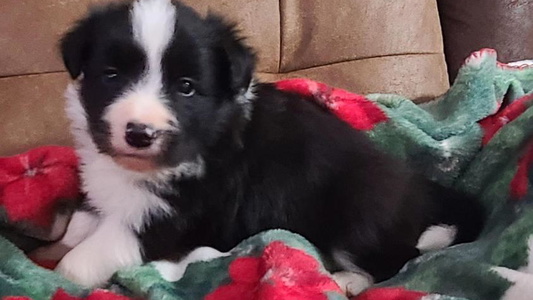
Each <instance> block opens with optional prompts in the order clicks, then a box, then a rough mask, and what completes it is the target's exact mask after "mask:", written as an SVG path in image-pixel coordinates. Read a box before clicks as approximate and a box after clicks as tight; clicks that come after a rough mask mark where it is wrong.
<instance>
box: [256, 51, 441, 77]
mask: <svg viewBox="0 0 533 300" xmlns="http://www.w3.org/2000/svg"><path fill="white" fill-rule="evenodd" d="M436 54H438V55H443V56H444V53H442V52H413V53H396V54H384V55H375V56H364V57H358V58H350V59H345V60H339V61H335V62H331V63H327V64H321V65H316V66H309V67H305V68H301V69H293V70H287V71H285V72H278V73H271V72H262V73H265V74H289V73H294V72H298V71H306V70H310V69H315V68H320V67H327V66H331V65H339V64H343V63H348V62H352V61H359V60H368V59H376V58H384V57H394V56H419V55H420V56H425V55H436Z"/></svg>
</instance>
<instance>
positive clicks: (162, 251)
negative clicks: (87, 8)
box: [61, 3, 483, 280]
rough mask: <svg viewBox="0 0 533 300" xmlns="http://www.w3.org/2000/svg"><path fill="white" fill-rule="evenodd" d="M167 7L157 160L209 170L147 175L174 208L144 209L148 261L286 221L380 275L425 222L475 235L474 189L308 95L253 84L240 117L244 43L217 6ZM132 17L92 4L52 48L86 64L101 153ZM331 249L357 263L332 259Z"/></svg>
mask: <svg viewBox="0 0 533 300" xmlns="http://www.w3.org/2000/svg"><path fill="white" fill-rule="evenodd" d="M176 7H177V9H178V14H179V21H178V22H177V23H176V27H175V33H174V40H173V42H172V43H171V46H170V47H169V49H167V51H166V53H165V56H164V58H163V63H162V65H163V81H164V82H163V86H164V92H165V94H166V96H167V97H169V98H170V99H171V100H172V101H171V109H172V110H173V111H174V112H175V114H176V116H177V119H178V120H179V122H180V124H181V126H182V131H181V132H180V134H176V135H175V136H172V137H170V138H169V140H168V142H167V145H166V148H165V150H164V151H163V152H162V153H161V155H160V156H159V157H158V163H159V164H160V165H161V166H162V167H168V166H177V165H178V164H180V163H182V162H184V161H189V160H191V159H193V158H196V157H202V158H203V160H204V162H205V174H204V175H203V176H201V177H199V178H182V177H180V178H177V177H175V178H170V179H169V181H168V182H167V184H166V185H164V186H165V187H162V185H156V184H153V183H150V182H146V188H148V189H151V191H152V192H153V193H155V194H157V195H159V196H160V197H161V198H163V199H165V200H166V201H168V203H169V204H170V205H171V206H172V207H174V208H175V214H174V215H173V216H172V217H161V216H155V215H154V216H151V220H148V221H147V222H146V226H145V229H144V230H143V231H142V232H138V236H139V238H140V240H141V241H142V244H143V247H144V249H143V250H144V255H145V259H146V260H156V259H161V258H168V257H175V256H180V255H183V254H186V253H188V252H189V251H191V250H193V249H194V248H196V247H198V246H212V247H214V248H217V249H219V250H221V251H227V250H229V249H231V248H232V247H234V246H235V245H236V244H237V243H239V242H240V241H241V240H243V239H245V238H247V237H249V236H251V235H254V234H256V233H259V232H261V231H264V230H267V229H272V228H284V229H288V230H290V231H293V232H296V233H299V234H301V235H303V236H304V237H306V238H307V239H309V240H310V241H311V242H312V243H313V244H314V245H316V246H317V247H318V249H319V250H321V252H322V253H323V255H324V257H325V258H326V259H327V260H328V261H331V262H334V264H333V265H332V266H331V269H332V270H333V269H351V268H353V267H354V266H358V267H361V268H363V269H364V270H366V271H368V272H369V273H370V274H371V275H373V276H374V277H375V279H377V280H383V279H386V278H389V277H390V276H392V275H394V274H395V273H396V272H397V271H398V270H399V269H400V268H401V267H402V266H403V264H404V263H405V262H407V261H408V260H409V259H412V258H414V257H416V256H417V255H418V254H419V253H418V250H417V249H416V248H415V245H416V244H417V240H418V238H419V236H420V234H421V233H422V232H423V231H424V230H425V229H426V228H427V227H428V226H430V225H432V224H441V223H445V224H451V225H457V226H458V229H459V234H458V237H457V242H468V241H471V240H472V239H474V238H475V237H476V236H477V234H478V233H479V231H480V230H481V228H482V225H483V209H482V208H481V206H480V205H479V204H478V203H477V202H476V201H475V200H474V199H471V198H470V197H467V196H465V195H461V194H459V193H457V192H454V191H450V190H448V189H445V188H443V187H440V186H438V185H436V184H434V183H432V182H429V181H428V180H425V179H424V178H422V177H420V176H417V175H415V174H414V173H413V172H411V171H410V170H409V169H408V168H407V167H406V166H405V165H404V163H402V162H400V161H398V160H395V159H393V158H392V157H390V156H389V155H386V154H384V153H382V152H380V151H378V150H377V149H376V148H375V147H374V146H373V145H372V144H371V143H370V141H369V140H368V139H367V138H366V136H365V135H364V134H363V133H361V132H358V131H356V130H354V129H352V128H351V127H350V126H349V125H347V124H346V123H344V122H342V121H341V120H339V119H337V118H336V117H335V116H334V115H332V114H330V113H329V112H328V111H326V110H325V109H324V108H322V107H320V106H318V105H316V104H313V101H310V100H309V99H303V97H301V96H299V95H295V94H290V93H285V92H281V91H278V90H276V88H275V87H274V86H272V85H270V84H257V85H256V86H255V98H254V99H253V100H252V103H253V111H252V113H251V118H250V119H249V120H248V119H247V118H246V109H247V108H246V107H245V105H244V104H242V103H239V102H238V101H236V98H237V97H241V96H242V93H243V92H244V91H246V90H247V89H248V86H249V84H250V82H251V80H252V74H253V71H254V55H253V54H252V52H251V50H250V49H249V48H247V47H246V46H245V45H244V44H243V43H242V42H241V41H240V40H239V39H238V37H237V36H236V33H235V30H234V29H233V27H232V26H229V25H227V24H226V23H224V22H223V21H222V20H221V19H220V18H218V17H215V16H209V17H207V18H206V19H202V18H200V17H199V16H198V15H197V14H196V13H194V12H193V11H192V10H191V9H189V8H188V7H186V6H183V5H181V4H179V3H176ZM128 22H129V20H128V14H127V5H118V6H112V7H111V8H107V9H105V10H101V11H99V12H97V13H94V14H92V15H91V16H90V17H88V18H87V19H85V20H84V21H82V22H81V23H79V25H78V26H77V27H75V29H74V30H73V31H71V32H70V33H69V34H67V35H66V37H65V38H64V39H63V42H62V47H61V48H62V53H63V58H64V61H65V65H66V67H67V69H68V70H69V72H70V74H71V75H72V77H73V78H76V77H78V76H79V75H80V74H82V73H83V76H84V77H83V79H82V82H81V86H82V89H81V96H82V101H83V105H84V107H85V109H86V111H87V115H88V118H89V123H90V124H91V126H90V127H91V134H92V137H93V140H94V141H95V143H96V144H97V145H98V147H99V149H100V150H101V151H102V152H103V153H108V154H112V149H109V147H110V146H109V141H108V138H109V137H108V135H109V134H108V132H107V131H108V130H107V127H108V124H105V122H103V121H102V119H101V116H102V112H103V110H104V109H105V107H106V106H107V105H109V104H110V103H112V102H113V101H114V100H115V98H116V97H117V95H119V94H120V93H121V92H122V91H123V90H124V89H125V88H127V86H128V85H129V84H131V83H133V82H135V79H136V78H138V77H139V76H140V74H141V73H142V71H143V70H144V68H145V58H144V55H143V52H142V49H140V48H139V47H138V46H137V45H136V44H135V43H133V41H132V38H131V30H130V29H129V27H128V26H129V25H128V24H129V23H128ZM108 65H113V66H114V67H116V68H118V69H119V70H120V72H121V73H120V78H119V79H118V80H114V81H113V82H106V80H105V78H104V77H103V76H102V74H104V72H105V68H106V66H108ZM184 77H185V78H190V79H192V80H193V82H194V84H195V88H196V89H197V93H196V95H195V96H193V97H189V98H185V97H183V96H180V95H179V93H178V92H177V91H176V89H177V88H178V85H177V82H179V80H180V78H184ZM335 252H340V253H344V254H346V255H347V256H349V257H351V258H352V261H353V265H346V264H344V265H343V264H339V263H338V261H337V263H335V261H336V260H335V259H334V255H333V254H334V253H335Z"/></svg>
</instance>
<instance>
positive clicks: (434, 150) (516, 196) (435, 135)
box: [0, 49, 533, 300]
mask: <svg viewBox="0 0 533 300" xmlns="http://www.w3.org/2000/svg"><path fill="white" fill-rule="evenodd" d="M277 86H278V88H279V89H282V90H287V91H292V92H296V93H302V94H306V95H311V96H313V97H312V99H314V101H316V102H317V103H319V104H320V105H323V106H324V107H327V108H328V109H330V111H331V112H332V113H334V114H336V115H337V116H338V117H339V118H341V119H343V120H345V121H346V122H348V123H349V124H351V125H352V126H353V127H354V128H356V129H359V130H362V131H364V132H366V133H367V134H368V136H369V137H370V138H371V139H372V140H373V141H375V143H376V144H377V145H378V146H379V147H381V148H382V149H383V150H385V151H387V152H390V153H391V154H393V155H396V156H398V157H399V158H401V159H404V160H406V161H408V162H409V163H410V164H411V165H412V166H413V167H414V168H416V169H417V170H419V171H420V172H422V173H423V174H425V175H426V176H428V177H429V178H431V179H433V180H435V181H438V182H440V183H442V184H444V185H448V186H453V187H456V188H458V189H461V190H464V191H466V192H469V193H471V194H474V195H477V196H478V197H479V199H481V201H483V203H484V205H485V206H486V207H487V210H488V213H489V220H488V222H487V224H486V227H485V229H484V231H483V233H482V235H481V237H480V238H479V239H478V240H477V241H475V242H472V243H468V244H462V245H456V246H453V247H450V248H447V249H443V250H440V251H435V252H429V253H426V254H424V255H422V256H420V257H419V258H417V259H414V260H412V261H410V262H408V263H407V264H406V265H405V267H404V268H403V269H402V270H401V272H400V273H399V274H398V275H397V276H395V277H394V278H392V279H390V280H388V281H386V282H382V283H379V284H376V285H375V286H373V287H372V288H371V289H369V290H367V291H366V292H364V293H363V294H361V295H359V296H357V297H355V299H357V300H373V299H380V300H383V299H384V300H387V299H390V300H400V299H405V300H407V299H413V300H415V299H426V300H428V299H442V300H446V299H449V300H451V299H456V300H458V299H468V300H477V299H480V300H481V299H483V300H487V299H506V300H516V299H533V206H532V202H533V191H532V190H531V189H530V186H531V179H532V175H533V173H532V172H531V170H532V168H531V164H532V163H533V138H532V136H533V108H532V107H531V106H532V105H533V68H530V67H526V66H510V65H505V64H501V63H499V62H498V61H497V57H496V53H495V51H493V50H490V49H484V50H481V51H479V52H476V53H474V54H472V55H471V56H470V57H469V58H468V59H467V60H466V62H465V64H464V66H463V68H462V69H461V71H460V72H459V75H458V77H457V79H456V81H455V83H454V84H453V86H452V87H451V88H450V90H449V91H448V92H447V93H446V94H444V95H443V96H441V97H438V98H437V99H434V101H431V102H429V103H426V104H420V105H416V104H414V103H413V102H412V101H410V100H409V99H406V98H404V97H401V96H398V95H383V94H372V95H366V96H362V95H356V94H353V93H350V92H347V91H344V90H340V89H335V88H331V87H328V86H326V85H324V84H321V83H318V82H314V81H310V80H305V79H291V80H285V81H281V82H278V83H277ZM57 153H61V154H60V155H58V154H57ZM72 153H73V152H72V149H68V148H64V147H56V148H54V147H48V148H45V149H44V150H43V149H39V150H38V151H37V153H36V152H31V154H26V155H21V156H17V157H16V159H13V158H11V159H10V158H4V159H0V206H1V212H0V220H2V221H1V222H2V224H4V225H2V226H0V227H3V230H2V231H0V234H1V235H3V237H1V236H0V298H1V299H3V300H15V299H24V300H28V299H34V300H45V299H54V300H63V299H91V300H98V299H117V300H119V299H120V300H126V299H154V300H156V299H157V300H160V299H176V300H181V299H208V300H220V299H302V300H303V299H306V300H309V299H311V300H314V299H317V300H318V299H330V300H334V299H338V300H340V299H346V297H345V296H344V295H343V294H342V293H341V291H340V289H339V287H338V286H337V285H336V284H335V283H334V281H333V280H332V278H331V275H330V274H329V273H328V272H327V271H326V270H325V269H324V266H323V264H322V261H321V259H320V255H319V254H318V253H317V251H316V250H315V248H314V247H313V245H312V244H310V243H309V242H308V241H306V240H305V239H304V238H303V237H301V236H298V235H297V234H294V233H290V232H287V231H283V230H272V231H268V232H264V233H261V234H258V235H257V236H254V237H250V238H249V239H247V240H245V241H243V242H242V243H241V244H239V245H237V246H236V248H235V249H233V250H232V251H231V255H230V256H226V257H221V258H217V259H214V260H211V261H206V262H198V263H194V264H192V265H190V266H189V268H188V269H187V271H186V272H185V274H184V276H183V277H182V278H181V279H180V280H179V281H177V282H167V281H165V280H163V279H162V278H161V276H160V275H159V273H158V272H157V271H156V270H155V269H154V267H153V265H151V264H147V265H144V266H139V267H133V268H130V269H126V270H121V271H120V272H118V273H117V274H115V276H114V277H113V278H112V280H111V282H110V283H109V285H108V286H107V287H106V289H99V290H92V291H91V290H87V289H84V288H82V287H79V286H77V285H75V284H73V283H71V282H69V281H67V280H66V279H64V278H62V277H61V276H60V275H58V274H56V273H54V272H52V271H49V270H47V269H45V268H42V267H39V266H37V265H35V264H34V263H32V262H31V260H29V259H28V258H27V257H26V256H25V254H24V252H23V251H21V249H20V248H17V246H16V245H18V246H19V247H22V246H21V243H20V240H17V239H16V238H13V237H12V236H11V235H9V234H7V233H13V232H17V234H19V235H20V233H22V236H28V235H32V236H33V237H34V238H35V237H36V238H38V239H41V240H42V239H46V238H48V239H53V238H52V237H53V236H55V235H57V233H54V232H53V231H54V230H55V229H54V230H53V229H50V228H52V227H54V226H56V225H57V224H58V223H59V224H61V222H60V221H59V222H58V220H62V218H60V217H58V214H57V213H56V212H55V210H56V209H57V206H55V204H54V203H55V202H54V201H56V200H57V199H62V201H63V202H65V199H73V198H76V197H75V196H74V195H75V194H76V191H75V188H76V187H77V184H78V181H77V177H76V170H75V166H76V159H75V155H73V154H72ZM383 184H386V182H384V183H383ZM51 191H52V192H51ZM35 193H38V194H35ZM13 199H18V200H16V201H15V200H13ZM43 199H44V200H43ZM54 199H56V200H54ZM67 202H68V201H67ZM457 213H461V212H457ZM51 224H55V225H54V226H52V225H51ZM36 228H37V229H39V228H41V231H39V230H37V231H36ZM42 228H44V229H42ZM35 232H37V233H35ZM102 247H105V245H102Z"/></svg>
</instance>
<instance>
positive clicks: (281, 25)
mask: <svg viewBox="0 0 533 300" xmlns="http://www.w3.org/2000/svg"><path fill="white" fill-rule="evenodd" d="M282 1H284V0H279V1H278V9H279V56H278V72H277V73H280V72H281V60H282V59H283V8H282V5H283V4H282V3H281V2H282Z"/></svg>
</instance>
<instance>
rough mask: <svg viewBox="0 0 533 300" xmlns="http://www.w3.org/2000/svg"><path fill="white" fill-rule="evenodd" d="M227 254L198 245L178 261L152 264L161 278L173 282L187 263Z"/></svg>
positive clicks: (180, 276)
mask: <svg viewBox="0 0 533 300" xmlns="http://www.w3.org/2000/svg"><path fill="white" fill-rule="evenodd" d="M228 255H230V254H229V253H226V252H220V251H218V250H216V249H213V248H210V247H200V248H196V249H195V250H194V251H192V252H191V253H189V255H187V256H186V257H184V258H183V259H182V260H180V261H179V262H170V261H156V262H153V263H152V265H153V266H154V268H155V269H156V270H157V271H158V272H159V274H161V277H163V279H165V280H166V281H170V282H174V281H178V280H180V279H181V278H182V277H183V275H184V274H185V271H186V270H187V267H188V266H189V264H192V263H194V262H199V261H210V260H212V259H215V258H219V257H225V256H228Z"/></svg>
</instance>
